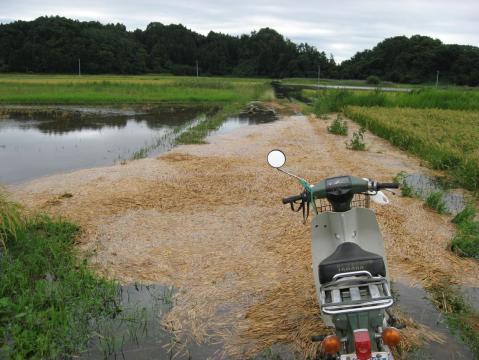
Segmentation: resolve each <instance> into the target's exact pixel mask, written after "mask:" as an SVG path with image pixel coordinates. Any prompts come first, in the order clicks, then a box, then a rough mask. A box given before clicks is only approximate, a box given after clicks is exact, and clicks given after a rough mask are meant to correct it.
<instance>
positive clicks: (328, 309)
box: [321, 271, 394, 315]
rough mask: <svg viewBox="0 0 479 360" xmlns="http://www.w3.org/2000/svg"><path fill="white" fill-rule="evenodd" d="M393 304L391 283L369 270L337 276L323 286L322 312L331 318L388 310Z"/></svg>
mask: <svg viewBox="0 0 479 360" xmlns="http://www.w3.org/2000/svg"><path fill="white" fill-rule="evenodd" d="M393 303H394V300H393V297H392V296H391V291H390V290H389V286H388V282H387V280H386V279H385V278H384V277H382V276H372V275H371V273H369V272H368V271H354V272H349V273H342V274H337V275H335V276H334V278H333V281H331V282H329V283H327V284H325V285H323V286H321V311H322V312H324V313H325V314H328V315H337V314H344V313H350V312H358V311H369V310H378V309H385V308H388V307H390V306H391V305H392V304H393Z"/></svg>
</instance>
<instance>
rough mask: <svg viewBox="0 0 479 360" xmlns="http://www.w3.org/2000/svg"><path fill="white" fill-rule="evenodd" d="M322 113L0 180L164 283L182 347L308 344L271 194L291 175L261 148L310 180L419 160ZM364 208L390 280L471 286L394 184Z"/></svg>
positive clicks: (420, 330)
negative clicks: (369, 210)
mask: <svg viewBox="0 0 479 360" xmlns="http://www.w3.org/2000/svg"><path fill="white" fill-rule="evenodd" d="M327 125H328V123H327V122H325V121H320V120H318V119H316V118H314V117H312V118H310V119H308V118H306V117H304V116H295V117H291V118H285V119H282V120H281V121H278V122H275V123H271V124H263V125H258V126H255V127H249V128H245V129H242V130H239V131H236V132H234V133H231V134H226V135H221V136H216V137H213V138H210V139H209V141H210V143H209V144H205V145H186V146H180V147H177V148H176V149H174V150H173V151H171V152H169V153H167V154H165V155H163V156H160V157H159V158H157V159H142V160H138V161H133V162H129V163H127V164H126V165H117V166H112V167H107V168H96V169H88V170H81V171H77V172H74V173H71V174H62V175H56V176H52V177H48V178H44V179H39V180H35V181H33V182H31V183H28V184H24V185H21V186H17V187H12V188H10V190H11V191H12V192H13V194H14V197H15V199H17V200H18V201H21V202H22V203H24V204H25V205H27V206H28V207H29V208H32V209H41V210H42V211H46V212H47V213H49V214H52V215H61V216H63V217H64V218H67V219H69V220H72V221H74V222H76V223H78V224H80V225H81V226H82V228H83V229H84V232H83V234H82V236H81V238H80V239H79V244H80V247H81V249H82V250H83V251H84V252H85V253H86V254H91V260H90V261H91V262H92V264H93V265H94V268H95V269H96V270H97V271H98V272H99V273H101V274H104V275H106V276H107V277H109V278H114V279H119V280H120V281H122V282H124V283H127V282H131V281H140V282H146V283H160V284H169V285H174V286H176V287H177V288H178V289H179V291H178V292H177V293H176V295H175V298H174V307H173V309H172V311H171V312H170V313H169V314H168V315H167V317H166V318H165V319H164V325H165V326H166V327H167V328H168V329H170V330H171V331H173V332H174V333H175V334H176V335H177V338H178V340H179V344H182V346H187V344H188V343H189V342H191V341H199V342H202V341H220V342H221V343H222V344H223V345H224V354H223V355H224V357H226V358H231V357H236V358H241V359H244V358H247V357H248V356H251V355H253V354H256V353H257V352H258V351H260V350H262V349H265V348H268V347H270V346H271V345H273V344H276V343H287V344H292V345H293V346H294V348H295V349H296V350H297V351H299V352H300V353H301V354H303V355H304V356H311V355H313V354H314V353H315V352H316V351H317V348H318V345H317V343H311V341H310V336H311V335H314V334H320V333H324V332H325V331H328V330H326V329H325V328H324V326H323V324H322V323H321V321H320V319H319V308H318V304H317V301H316V297H315V290H314V284H313V277H312V273H311V264H310V259H311V254H310V229H309V227H308V226H304V225H303V224H302V219H301V216H300V215H298V214H297V213H292V212H291V211H290V210H289V208H287V207H285V206H283V205H282V204H281V201H280V199H281V197H283V196H285V195H291V194H296V193H298V192H299V191H300V188H299V186H298V185H297V184H296V183H295V181H294V180H292V179H291V178H288V177H286V176H284V175H282V174H280V173H278V172H277V171H274V170H272V169H271V168H270V167H269V166H268V165H267V164H266V161H265V159H266V154H267V153H268V151H269V150H270V149H273V148H281V149H283V150H284V151H285V153H286V155H287V157H288V164H287V165H288V168H289V169H290V170H291V171H293V172H295V173H297V174H300V175H302V176H304V177H305V178H307V179H308V180H310V181H311V182H315V181H318V180H320V179H322V178H324V177H328V176H333V175H338V174H354V175H356V176H361V177H371V178H375V179H376V180H378V181H390V180H391V179H392V178H393V177H394V176H395V175H396V174H397V173H399V172H400V171H405V172H408V173H421V172H424V171H426V170H425V169H424V168H423V167H421V166H420V163H419V161H418V160H416V159H414V158H411V157H409V156H408V155H407V154H405V153H403V152H401V151H399V150H397V149H396V148H394V147H393V146H391V145H390V144H389V143H388V142H386V141H385V140H382V139H379V138H377V137H375V136H373V135H371V134H369V133H367V134H366V141H367V143H368V151H361V152H357V151H350V150H347V149H346V147H345V146H344V139H343V138H342V137H341V139H340V141H338V137H337V136H335V135H332V134H329V133H328V131H327ZM349 128H350V129H351V130H353V131H354V130H357V125H355V124H354V123H349ZM66 193H68V194H71V196H68V197H65V196H63V194H66ZM374 209H375V210H376V211H377V216H378V221H379V223H380V227H381V229H382V231H383V235H384V238H385V242H386V253H387V256H388V261H389V265H390V275H391V277H392V278H393V279H394V280H397V279H404V278H408V279H410V280H411V281H412V282H413V283H417V284H421V285H422V286H425V287H426V286H429V285H430V284H432V283H435V282H437V281H438V280H441V279H444V278H447V279H449V281H450V282H451V283H457V284H463V285H468V286H476V287H477V286H479V279H478V278H477V273H478V272H479V264H478V263H477V261H474V260H472V259H467V258H460V257H458V256H456V255H455V254H453V253H451V252H450V251H448V250H447V248H448V246H449V244H450V241H451V238H452V236H453V234H454V231H455V229H454V225H453V224H452V223H451V222H450V218H449V217H448V216H446V215H439V214H437V213H435V212H433V211H431V210H428V209H427V208H425V207H424V206H423V204H422V202H421V201H419V200H418V199H414V198H404V197H399V196H392V198H391V205H390V206H388V207H379V206H374ZM464 269H467V271H464ZM404 335H405V337H406V341H405V342H404V344H403V346H404V349H408V347H410V346H413V345H419V344H421V343H422V342H423V341H426V340H432V341H440V338H439V337H438V335H437V334H435V333H434V332H432V331H428V330H426V329H425V328H424V326H422V325H421V324H417V325H412V323H410V326H409V327H408V328H407V329H406V330H405V331H404ZM425 337H427V338H428V339H425ZM180 347H181V346H180ZM178 350H180V349H178Z"/></svg>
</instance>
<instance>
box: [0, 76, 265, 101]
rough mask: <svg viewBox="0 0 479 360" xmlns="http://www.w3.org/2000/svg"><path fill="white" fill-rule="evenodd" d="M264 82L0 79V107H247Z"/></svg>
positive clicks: (171, 78) (157, 78)
mask: <svg viewBox="0 0 479 360" xmlns="http://www.w3.org/2000/svg"><path fill="white" fill-rule="evenodd" d="M268 83H269V81H268V80H265V79H237V78H203V77H200V78H196V77H175V76H155V75H150V76H99V75H98V76H97V75H82V76H66V75H63V76H60V75H57V76H55V75H0V103H5V104H132V103H133V104H135V103H143V104H144V103H158V102H216V103H225V102H246V101H249V100H251V99H253V98H259V97H261V95H262V94H263V93H264V92H265V91H267V90H268V89H269V85H268Z"/></svg>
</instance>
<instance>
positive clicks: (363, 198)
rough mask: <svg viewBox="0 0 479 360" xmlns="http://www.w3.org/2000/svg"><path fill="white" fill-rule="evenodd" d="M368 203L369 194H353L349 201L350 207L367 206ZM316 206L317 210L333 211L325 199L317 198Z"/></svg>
mask: <svg viewBox="0 0 479 360" xmlns="http://www.w3.org/2000/svg"><path fill="white" fill-rule="evenodd" d="M369 204H370V200H369V195H366V194H354V197H353V200H352V201H351V207H362V208H369ZM316 208H317V209H318V212H326V211H333V208H332V206H331V204H330V203H329V201H328V200H326V199H317V200H316Z"/></svg>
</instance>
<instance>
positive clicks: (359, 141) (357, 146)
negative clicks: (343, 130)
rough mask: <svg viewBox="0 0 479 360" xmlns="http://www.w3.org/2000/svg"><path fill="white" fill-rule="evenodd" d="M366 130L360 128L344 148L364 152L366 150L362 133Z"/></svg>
mask: <svg viewBox="0 0 479 360" xmlns="http://www.w3.org/2000/svg"><path fill="white" fill-rule="evenodd" d="M365 132H366V129H365V128H363V127H361V128H360V129H359V130H358V131H355V132H354V133H353V137H352V139H351V140H350V141H349V142H346V147H347V148H348V149H349V150H355V151H364V150H366V143H365V142H364V133H365Z"/></svg>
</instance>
